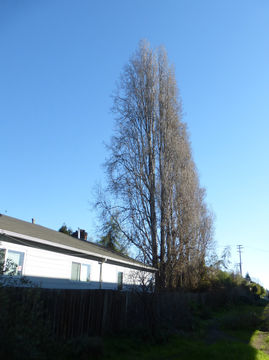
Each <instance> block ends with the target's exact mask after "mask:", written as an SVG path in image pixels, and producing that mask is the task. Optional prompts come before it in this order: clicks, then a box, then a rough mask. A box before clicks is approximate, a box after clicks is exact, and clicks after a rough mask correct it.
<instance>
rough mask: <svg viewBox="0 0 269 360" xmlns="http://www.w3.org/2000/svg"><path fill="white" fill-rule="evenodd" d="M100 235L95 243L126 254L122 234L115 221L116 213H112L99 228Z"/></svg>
mask: <svg viewBox="0 0 269 360" xmlns="http://www.w3.org/2000/svg"><path fill="white" fill-rule="evenodd" d="M101 232H102V234H103V235H102V236H101V239H100V240H99V241H97V243H98V244H99V245H102V246H104V247H106V248H107V249H109V250H112V251H116V252H119V253H121V254H124V255H127V249H126V246H125V244H124V240H123V234H122V232H121V229H120V227H119V224H118V221H117V215H114V216H113V215H112V216H111V217H110V219H109V220H107V221H105V223H104V225H103V226H102V228H101Z"/></svg>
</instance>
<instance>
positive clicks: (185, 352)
mask: <svg viewBox="0 0 269 360" xmlns="http://www.w3.org/2000/svg"><path fill="white" fill-rule="evenodd" d="M103 359H106V360H108V359H110V360H114V359H115V360H116V359H117V360H169V359H171V360H172V359H174V360H176V359H179V360H196V359H197V360H198V359H199V360H211V359H212V360H213V359H216V360H239V359H243V360H269V356H268V355H267V354H265V353H264V352H262V351H260V350H257V349H255V348H254V347H252V346H251V345H250V344H246V343H243V342H240V341H239V342H235V341H220V342H217V343H215V344H206V343H205V342H204V341H202V340H199V339H195V338H192V337H187V338H184V337H174V338H173V339H171V340H170V341H168V342H167V343H166V344H162V345H156V344H155V345H154V344H151V345H150V344H147V345H146V344H142V343H140V342H137V341H136V340H135V339H132V340H130V339H126V338H115V339H110V340H109V341H106V342H105V355H104V358H103Z"/></svg>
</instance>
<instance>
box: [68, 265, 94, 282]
mask: <svg viewBox="0 0 269 360" xmlns="http://www.w3.org/2000/svg"><path fill="white" fill-rule="evenodd" d="M90 272H91V267H90V265H88V264H80V263H76V262H72V270H71V280H75V281H90Z"/></svg>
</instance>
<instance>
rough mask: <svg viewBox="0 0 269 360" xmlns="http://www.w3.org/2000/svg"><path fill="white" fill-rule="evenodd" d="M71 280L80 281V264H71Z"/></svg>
mask: <svg viewBox="0 0 269 360" xmlns="http://www.w3.org/2000/svg"><path fill="white" fill-rule="evenodd" d="M71 280H77V281H79V280H80V264H79V263H75V262H72V271H71Z"/></svg>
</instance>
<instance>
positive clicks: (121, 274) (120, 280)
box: [118, 272, 123, 290]
mask: <svg viewBox="0 0 269 360" xmlns="http://www.w3.org/2000/svg"><path fill="white" fill-rule="evenodd" d="M122 284H123V272H118V290H122Z"/></svg>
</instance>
